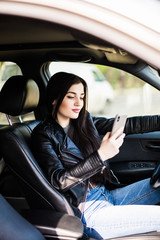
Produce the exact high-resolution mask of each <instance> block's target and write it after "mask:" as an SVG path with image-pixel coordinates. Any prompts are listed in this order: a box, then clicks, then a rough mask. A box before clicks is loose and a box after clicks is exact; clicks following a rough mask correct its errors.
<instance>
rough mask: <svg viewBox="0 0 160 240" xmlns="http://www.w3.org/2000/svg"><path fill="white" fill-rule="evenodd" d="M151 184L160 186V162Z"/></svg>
mask: <svg viewBox="0 0 160 240" xmlns="http://www.w3.org/2000/svg"><path fill="white" fill-rule="evenodd" d="M150 184H151V185H153V187H154V188H157V187H160V162H159V163H158V164H157V167H156V168H155V170H154V172H153V175H152V177H151V180H150Z"/></svg>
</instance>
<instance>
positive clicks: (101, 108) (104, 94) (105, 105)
mask: <svg viewBox="0 0 160 240" xmlns="http://www.w3.org/2000/svg"><path fill="white" fill-rule="evenodd" d="M59 71H66V72H71V73H74V74H77V75H79V76H80V77H82V78H83V79H84V80H85V81H86V82H87V84H88V97H89V99H88V110H89V112H90V113H91V114H92V115H95V116H105V117H114V116H115V115H116V114H117V113H119V114H123V113H126V114H127V115H128V116H138V115H148V114H158V113H159V102H160V94H159V91H158V90H156V89H155V88H154V87H152V86H150V85H149V84H147V83H145V82H144V81H142V80H140V79H139V78H137V77H135V76H133V75H131V74H129V73H127V72H125V71H122V70H118V69H115V68H112V67H105V66H98V65H91V64H83V63H68V62H67V63H66V62H52V63H50V65H49V73H50V75H53V74H54V73H56V72H59Z"/></svg>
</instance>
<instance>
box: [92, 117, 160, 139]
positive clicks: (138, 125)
mask: <svg viewBox="0 0 160 240" xmlns="http://www.w3.org/2000/svg"><path fill="white" fill-rule="evenodd" d="M92 119H93V122H94V124H95V127H96V129H97V131H98V133H99V134H100V135H105V134H106V132H109V131H111V130H112V125H113V122H114V118H111V119H107V118H103V117H93V118H92ZM159 130H160V115H151V116H138V117H130V118H127V121H126V126H125V129H124V132H125V133H126V134H127V135H128V134H135V133H146V132H154V131H159Z"/></svg>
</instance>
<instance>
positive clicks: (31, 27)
mask: <svg viewBox="0 0 160 240" xmlns="http://www.w3.org/2000/svg"><path fill="white" fill-rule="evenodd" d="M0 21H1V24H0V32H1V38H0V58H1V59H2V58H3V57H4V58H3V60H5V55H6V56H7V57H8V56H9V55H10V59H11V60H16V59H14V58H15V57H14V56H15V54H14V50H15V51H16V54H17V53H18V54H19V55H20V54H22V55H23V58H24V57H25V56H26V57H27V55H28V54H29V51H30V52H31V53H32V54H33V52H34V51H35V52H36V54H37V53H39V55H40V57H41V58H44V57H45V56H44V53H45V52H46V54H47V56H48V55H50V56H51V53H53V50H54V49H56V48H58V51H59V53H58V51H57V53H56V56H55V60H60V61H63V60H65V61H67V60H69V61H80V62H81V61H84V62H92V61H91V60H93V59H94V57H93V55H94V54H95V52H97V54H96V55H98V56H99V58H98V59H100V57H102V58H105V60H107V61H109V62H118V63H130V64H134V63H136V61H137V60H138V59H137V58H134V57H132V56H130V55H129V57H128V56H127V55H128V53H126V52H125V54H123V56H122V54H121V53H122V50H120V49H118V47H115V46H113V45H111V44H109V43H107V42H105V41H102V40H100V39H98V38H96V37H94V36H92V37H91V36H90V35H88V34H86V33H83V32H81V33H80V32H79V31H77V30H75V29H71V28H67V27H66V26H65V27H64V26H61V25H59V24H55V23H51V22H48V21H41V20H38V19H32V18H26V17H20V16H11V15H1V16H0ZM19 23H20V24H19ZM8 29H9V30H10V31H6V30H8ZM42 33H43V34H42ZM77 47H78V48H80V50H79V49H77ZM60 48H61V49H60ZM65 48H67V49H68V48H69V50H66V52H67V53H66V52H65ZM82 49H84V50H85V51H82ZM8 50H9V52H8ZM17 50H18V52H17ZM5 51H6V52H5ZM12 51H13V52H12ZM87 51H88V53H87ZM49 52H51V53H49ZM63 52H64V54H62V53H63ZM80 52H81V53H80ZM83 52H85V53H84V55H83ZM102 52H104V53H103V54H102ZM123 53H124V52H123ZM29 55H30V54H29ZM67 58H68V59H67Z"/></svg>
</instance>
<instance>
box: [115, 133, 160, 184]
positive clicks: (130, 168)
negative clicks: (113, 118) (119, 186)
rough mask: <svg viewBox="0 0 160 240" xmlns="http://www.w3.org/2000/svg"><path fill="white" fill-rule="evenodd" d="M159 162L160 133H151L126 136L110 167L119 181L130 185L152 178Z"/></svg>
mask: <svg viewBox="0 0 160 240" xmlns="http://www.w3.org/2000/svg"><path fill="white" fill-rule="evenodd" d="M159 160H160V132H151V133H143V134H132V135H128V136H126V137H125V141H124V143H123V145H122V147H121V148H120V152H119V154H118V155H116V156H115V157H114V158H112V159H111V160H110V165H111V169H112V170H113V172H114V173H115V175H116V176H117V177H118V179H119V181H120V182H121V183H124V184H129V183H132V182H135V181H138V180H141V179H144V178H148V177H151V175H152V173H153V171H154V169H155V167H156V165H157V163H158V162H159Z"/></svg>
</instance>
